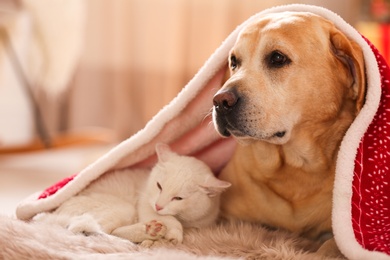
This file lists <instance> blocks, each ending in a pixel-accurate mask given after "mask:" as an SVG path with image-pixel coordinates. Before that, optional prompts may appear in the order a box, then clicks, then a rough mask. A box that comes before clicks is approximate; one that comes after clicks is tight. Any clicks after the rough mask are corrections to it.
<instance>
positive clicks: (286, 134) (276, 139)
mask: <svg viewBox="0 0 390 260" xmlns="http://www.w3.org/2000/svg"><path fill="white" fill-rule="evenodd" d="M217 131H218V132H219V134H220V135H221V136H223V137H229V136H233V137H234V138H235V139H236V140H237V142H238V143H239V144H242V145H248V144H251V143H252V142H256V141H265V142H268V143H272V144H277V145H283V144H285V143H287V142H288V140H289V139H290V131H287V130H281V131H276V132H270V133H267V132H264V133H261V132H255V133H251V132H245V131H241V130H237V129H233V128H228V127H217Z"/></svg>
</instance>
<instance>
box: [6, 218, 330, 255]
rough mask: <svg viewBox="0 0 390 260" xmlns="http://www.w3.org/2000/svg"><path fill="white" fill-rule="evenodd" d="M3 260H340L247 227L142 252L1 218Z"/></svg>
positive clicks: (112, 240)
mask: <svg viewBox="0 0 390 260" xmlns="http://www.w3.org/2000/svg"><path fill="white" fill-rule="evenodd" d="M0 241H1V243H0V258H1V259H152V260H153V259H170V260H171V259H172V260H175V259H177V260H183V259H186V260H187V259H188V260H192V259H210V260H214V259H302V260H305V259H308V260H309V259H310V260H313V259H336V258H331V257H325V256H321V255H318V254H316V253H315V252H313V251H310V249H312V250H315V249H316V247H317V246H316V245H315V244H313V243H311V242H310V241H307V240H305V239H303V238H298V237H295V236H293V235H291V234H288V233H285V232H282V231H271V230H267V229H265V228H263V227H260V226H257V225H253V224H248V223H226V224H221V225H219V226H214V227H210V228H207V229H202V230H195V229H191V230H187V231H186V232H185V238H184V243H183V244H181V245H176V246H174V245H171V244H162V245H160V246H159V247H153V248H150V249H148V248H142V247H140V246H137V245H134V244H132V243H130V242H129V241H126V240H122V239H120V238H116V237H113V236H110V235H103V234H102V235H92V236H84V235H75V234H73V233H71V232H69V231H68V230H65V229H63V228H61V227H59V226H53V225H49V224H45V223H32V222H30V223H27V222H24V221H21V220H17V219H15V218H12V217H7V216H0Z"/></svg>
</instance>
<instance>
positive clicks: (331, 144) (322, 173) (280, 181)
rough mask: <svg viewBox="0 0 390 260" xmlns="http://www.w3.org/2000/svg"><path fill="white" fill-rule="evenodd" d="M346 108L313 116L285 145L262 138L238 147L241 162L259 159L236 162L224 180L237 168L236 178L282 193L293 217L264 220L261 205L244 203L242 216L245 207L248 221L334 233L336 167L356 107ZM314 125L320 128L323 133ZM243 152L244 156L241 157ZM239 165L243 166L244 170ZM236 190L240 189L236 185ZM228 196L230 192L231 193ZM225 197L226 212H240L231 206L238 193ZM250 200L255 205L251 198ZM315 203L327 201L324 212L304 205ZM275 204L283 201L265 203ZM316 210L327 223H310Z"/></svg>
mask: <svg viewBox="0 0 390 260" xmlns="http://www.w3.org/2000/svg"><path fill="white" fill-rule="evenodd" d="M344 106H345V107H344V108H343V109H341V111H342V112H340V113H339V114H338V116H336V118H333V119H332V120H327V121H323V122H318V121H317V122H316V121H310V120H309V121H307V122H304V123H301V124H300V127H299V128H296V129H294V131H293V132H292V138H291V139H290V141H288V142H287V143H286V144H284V145H277V144H271V143H268V142H266V141H261V140H259V141H253V142H251V143H248V144H247V145H238V146H237V151H236V153H235V155H234V156H233V158H232V160H233V161H234V160H236V161H239V160H242V158H243V157H242V156H244V157H245V158H247V159H248V160H251V161H252V162H253V163H250V164H248V165H246V164H242V163H232V164H231V165H228V166H227V167H226V168H225V169H224V170H223V171H222V172H221V178H222V179H223V178H224V171H234V172H236V173H237V174H236V175H235V176H236V177H235V178H237V180H238V179H241V181H243V179H244V178H249V179H250V180H251V181H253V182H256V185H258V186H259V187H261V188H262V189H263V190H265V193H266V194H271V193H272V194H273V195H277V196H276V197H277V198H278V200H279V199H280V200H279V201H278V203H279V205H283V206H282V207H283V208H284V210H283V212H286V211H287V212H290V214H291V216H290V217H287V218H280V219H279V220H276V219H273V217H269V218H268V217H267V216H261V218H263V219H258V216H259V212H260V211H261V209H257V208H256V209H254V208H253V207H251V206H249V207H248V206H246V207H247V208H246V209H244V207H243V208H241V209H240V211H241V212H240V215H241V216H242V215H243V214H242V210H244V211H246V212H245V214H244V215H246V216H247V219H246V220H249V221H256V222H257V221H260V222H262V223H264V224H267V225H270V226H277V227H284V228H286V229H288V230H290V231H298V232H303V233H305V235H307V236H309V237H313V238H314V237H317V236H319V235H320V234H321V233H322V232H327V231H331V221H330V215H331V208H332V202H331V197H332V190H333V182H334V174H335V165H336V158H337V153H338V148H339V146H340V143H341V141H342V138H343V135H340V132H342V133H345V132H346V131H347V129H348V127H349V125H350V124H351V123H352V121H353V118H354V113H351V111H353V109H354V108H353V107H352V103H351V102H345V103H344ZM340 118H343V120H340ZM340 122H342V123H340ZM321 125H322V126H321ZM314 129H317V130H316V131H317V132H316V131H314ZM318 129H323V130H318ZM319 131H321V132H319ZM336 133H338V134H336ZM324 147H325V148H324ZM238 154H240V156H241V157H240V156H237V155H238ZM233 165H234V166H233ZM233 167H234V168H233ZM238 167H241V168H240V169H238ZM303 176H304V177H303ZM228 180H229V179H228ZM230 181H231V180H230ZM286 187H288V188H286ZM294 187H295V188H294ZM326 187H327V188H326ZM232 189H235V187H234V186H233V187H232ZM238 189H240V187H236V192H243V191H238ZM226 196H230V195H229V193H228V194H226ZM256 196H257V195H256V194H253V200H254V201H256V199H257V198H256ZM225 198H226V200H225V199H223V200H222V212H223V213H224V214H227V215H230V216H235V214H236V213H235V212H234V211H235V210H236V209H231V208H230V207H229V205H227V203H225V202H226V201H229V199H232V197H225ZM303 202H304V203H303ZM245 203H248V204H250V202H245ZM245 203H243V204H245ZM315 203H321V204H322V205H325V206H324V207H322V211H321V212H313V209H315V208H316V207H309V208H303V207H302V206H301V205H306V206H307V205H309V206H310V205H311V206H315V205H314V204H315ZM275 205H277V204H276V203H275V204H273V202H272V201H269V204H268V205H264V207H266V206H268V207H274V206H275ZM286 209H287V210H286ZM231 210H233V211H231ZM324 210H325V211H324ZM275 211H276V212H277V211H278V209H277V208H276V209H275ZM313 214H316V215H318V216H319V217H318V218H316V220H317V221H318V220H319V219H322V222H321V223H309V221H310V219H309V218H306V216H309V215H313Z"/></svg>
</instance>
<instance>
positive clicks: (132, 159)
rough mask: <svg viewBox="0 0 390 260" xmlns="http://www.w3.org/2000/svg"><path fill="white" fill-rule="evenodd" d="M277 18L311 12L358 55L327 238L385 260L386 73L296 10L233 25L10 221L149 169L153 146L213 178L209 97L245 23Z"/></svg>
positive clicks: (219, 149) (366, 46)
mask: <svg viewBox="0 0 390 260" xmlns="http://www.w3.org/2000/svg"><path fill="white" fill-rule="evenodd" d="M282 11H306V12H312V13H315V14H317V15H320V16H322V17H324V18H326V19H328V20H331V21H332V22H333V23H334V24H335V25H336V26H337V27H338V28H339V29H340V30H341V31H342V32H344V33H345V35H346V36H347V37H348V38H350V39H352V40H354V41H355V42H357V43H358V44H359V45H360V46H361V48H362V50H363V54H364V58H365V66H366V76H367V95H366V101H365V104H364V106H363V108H362V110H361V112H360V113H359V115H358V116H357V117H356V119H355V121H354V122H353V123H352V125H351V126H350V128H349V129H348V131H347V133H346V135H345V137H344V139H343V141H342V143H341V147H340V150H339V153H338V158H337V166H336V177H335V183H334V193H333V194H334V196H333V211H332V221H333V231H334V236H335V239H336V243H337V245H338V247H339V248H340V250H341V251H342V253H343V254H344V255H345V256H346V257H348V258H352V259H390V169H389V168H390V84H389V79H390V70H389V67H388V65H387V64H386V62H385V60H384V59H383V58H382V56H381V55H380V54H379V53H378V51H377V49H376V48H375V47H374V46H373V45H372V44H371V43H370V42H369V41H368V40H367V39H365V38H364V37H363V36H361V35H360V34H359V33H358V32H357V31H356V30H355V29H354V28H353V27H352V26H350V25H349V24H348V23H346V22H345V21H344V20H343V19H342V18H341V17H339V16H338V15H337V14H335V13H333V12H331V11H329V10H327V9H324V8H321V7H316V6H308V5H300V4H297V5H286V6H279V7H274V8H271V9H267V10H265V11H262V12H260V13H258V14H256V15H254V16H252V17H250V18H249V19H248V20H247V21H245V22H244V23H243V24H241V25H240V26H238V27H237V28H236V29H235V30H234V31H233V32H232V33H231V34H230V35H229V36H228V37H227V39H226V40H225V41H224V42H223V43H222V44H221V46H220V47H219V48H218V49H217V50H216V51H215V52H214V54H212V55H211V57H210V58H209V59H208V60H207V62H206V63H205V64H204V66H203V67H202V68H201V69H200V71H199V72H198V73H197V74H196V75H195V76H194V78H193V79H192V80H191V81H190V82H189V83H188V84H187V85H186V86H185V87H184V88H183V90H182V91H181V92H180V93H179V95H178V96H177V97H176V98H175V99H174V100H172V101H171V102H170V103H169V104H168V105H167V106H165V107H164V108H163V109H162V110H161V111H160V112H159V113H158V114H157V115H156V116H155V117H154V118H153V119H152V120H150V121H149V122H148V124H147V125H146V126H145V127H144V128H143V129H142V130H141V131H139V132H138V133H136V134H135V135H133V136H132V137H130V138H129V139H127V140H125V141H123V142H122V143H120V144H118V145H117V146H116V147H114V148H113V149H111V150H110V151H109V152H108V153H106V154H105V155H103V156H102V157H101V158H99V159H98V160H97V161H95V162H94V163H92V164H91V165H89V166H88V167H86V168H85V169H84V170H83V171H81V172H80V173H78V174H75V175H73V176H70V177H69V178H66V179H64V180H62V181H60V182H58V183H57V184H55V185H53V186H52V187H50V188H48V189H46V190H45V191H43V192H39V193H36V194H32V195H31V196H30V197H28V198H26V199H25V200H24V201H22V202H21V203H20V204H19V206H18V208H17V212H16V214H17V217H18V218H19V219H23V220H28V219H30V218H32V217H33V216H34V215H36V214H38V213H40V212H45V211H50V210H53V209H55V208H56V207H58V206H59V205H61V203H63V202H64V201H66V200H67V199H69V198H70V197H72V196H74V195H76V194H77V193H78V192H80V191H81V190H82V189H84V188H85V187H86V186H87V185H88V184H89V183H90V182H91V181H93V180H95V179H97V178H98V177H99V176H101V175H102V174H105V173H107V172H109V171H112V170H116V169H122V168H136V167H151V166H153V164H154V163H155V161H156V159H155V155H154V147H155V144H156V143H158V142H164V143H168V144H170V145H171V147H172V149H173V150H175V151H176V152H178V153H181V154H188V155H193V156H196V157H198V158H200V159H201V160H203V161H205V162H206V163H207V164H208V165H209V166H210V167H211V168H212V170H213V171H214V172H215V173H216V174H217V173H218V172H219V171H220V169H221V168H222V167H223V166H224V165H225V164H226V162H227V161H228V160H229V158H230V156H231V155H232V153H233V151H234V148H235V145H236V143H235V141H234V139H232V138H221V137H220V136H219V135H218V134H217V133H216V131H215V130H214V128H213V125H212V123H211V120H212V119H211V113H210V112H211V108H212V105H213V104H212V99H213V95H214V94H215V93H216V92H217V91H218V89H219V88H220V87H221V85H222V80H223V76H224V72H225V70H226V66H227V57H228V53H229V50H230V49H231V48H232V46H233V44H234V43H235V41H236V39H237V36H238V34H239V32H240V31H241V30H242V28H244V27H245V26H246V25H247V24H248V23H250V22H251V21H253V20H254V19H256V18H258V17H259V16H261V15H263V14H267V13H276V12H282ZM313 33H315V32H313Z"/></svg>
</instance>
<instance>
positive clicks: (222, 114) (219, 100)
mask: <svg viewBox="0 0 390 260" xmlns="http://www.w3.org/2000/svg"><path fill="white" fill-rule="evenodd" d="M239 100H240V99H239V97H238V95H237V92H236V91H235V90H234V89H230V90H225V91H220V92H218V93H217V94H216V95H215V96H214V99H213V104H214V112H215V116H214V120H215V125H216V127H217V130H218V132H219V133H220V134H221V135H223V136H226V137H228V136H230V134H231V133H230V131H229V129H230V130H231V128H234V125H235V122H236V119H235V117H236V109H235V108H236V106H237V105H238V103H239Z"/></svg>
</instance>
